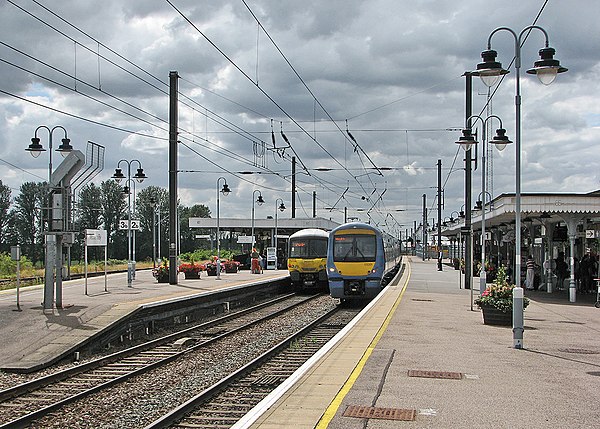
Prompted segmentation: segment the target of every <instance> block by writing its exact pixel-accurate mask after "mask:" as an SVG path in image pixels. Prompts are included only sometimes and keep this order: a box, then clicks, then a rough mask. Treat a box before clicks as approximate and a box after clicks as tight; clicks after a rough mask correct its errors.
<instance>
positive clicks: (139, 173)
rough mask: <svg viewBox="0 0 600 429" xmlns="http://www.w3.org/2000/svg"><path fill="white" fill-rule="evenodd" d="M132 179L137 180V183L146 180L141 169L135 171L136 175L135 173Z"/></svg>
mask: <svg viewBox="0 0 600 429" xmlns="http://www.w3.org/2000/svg"><path fill="white" fill-rule="evenodd" d="M133 178H134V179H135V180H137V182H138V183H142V182H143V181H144V179H145V178H146V174H144V169H143V168H138V169H137V173H135V175H134V176H133Z"/></svg>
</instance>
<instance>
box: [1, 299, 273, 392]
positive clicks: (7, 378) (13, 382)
mask: <svg viewBox="0 0 600 429" xmlns="http://www.w3.org/2000/svg"><path fill="white" fill-rule="evenodd" d="M272 298H274V297H269V298H267V299H265V300H264V301H269V300H271V299H272ZM264 301H255V302H252V303H250V304H249V305H248V306H244V307H240V308H236V309H235V311H236V312H237V311H240V310H243V309H244V308H247V307H251V306H254V305H258V304H260V303H262V302H264ZM223 315H224V314H223V313H219V314H216V315H214V316H210V317H206V318H204V319H202V320H197V321H195V322H193V323H190V324H188V325H178V326H171V327H168V328H165V329H162V330H160V331H157V332H155V333H154V334H153V335H150V336H146V337H144V338H140V339H139V340H137V341H134V342H131V343H128V344H123V345H116V346H113V347H111V348H110V349H109V350H105V351H99V352H98V353H95V354H94V355H82V357H81V359H80V361H79V362H68V361H66V360H65V361H63V362H60V363H58V364H55V365H53V366H51V367H49V368H46V369H42V370H40V371H36V372H34V373H31V374H14V373H10V372H5V371H2V370H0V390H5V389H9V388H11V387H14V386H17V385H19V384H22V383H26V382H28V381H31V380H35V379H37V378H41V377H44V376H46V375H50V374H54V373H56V372H59V371H63V370H66V369H68V368H71V367H73V366H77V365H80V364H82V363H86V362H89V361H92V360H95V359H98V358H100V357H102V356H108V355H110V354H113V353H116V352H118V351H120V350H124V349H127V348H130V347H133V346H135V345H137V344H141V343H144V342H147V341H150V340H153V339H156V338H159V337H163V336H165V335H168V334H171V333H175V332H178V331H180V330H182V329H184V328H188V327H190V326H193V325H194V324H200V323H204V322H208V321H210V320H214V319H217V318H219V317H222V316H223Z"/></svg>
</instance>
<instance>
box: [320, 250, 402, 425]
mask: <svg viewBox="0 0 600 429" xmlns="http://www.w3.org/2000/svg"><path fill="white" fill-rule="evenodd" d="M407 266H408V275H407V277H406V281H405V283H404V286H403V287H402V292H400V295H398V298H396V302H394V305H393V306H392V308H391V309H390V312H389V313H388V315H387V317H386V318H385V321H384V322H383V324H382V325H381V327H380V328H379V330H378V331H377V334H376V335H375V338H373V341H371V344H369V347H367V350H365V353H364V354H363V355H362V357H361V359H360V361H359V362H358V364H357V365H356V367H355V368H354V370H353V371H352V373H351V374H350V377H348V380H346V383H344V385H343V386H342V388H341V389H340V391H339V392H338V393H337V395H336V396H335V398H333V401H331V404H329V407H327V409H326V410H325V412H324V413H323V416H322V417H321V419H320V420H319V422H318V423H317V425H316V426H315V429H326V428H327V427H328V426H329V423H331V420H333V417H334V416H335V413H336V412H337V410H338V409H339V408H340V405H342V401H343V400H344V398H345V397H346V395H347V394H348V392H350V389H352V386H354V383H355V382H356V380H357V379H358V376H359V375H360V373H361V372H362V370H363V368H364V366H365V364H366V363H367V360H368V359H369V357H370V356H371V353H373V350H375V346H376V345H377V343H378V342H379V340H380V339H381V337H382V336H383V333H384V332H385V330H386V329H387V327H388V325H389V324H390V321H391V319H392V316H393V315H394V313H395V312H396V308H398V305H400V301H401V300H402V296H403V295H404V292H405V291H406V287H407V286H408V280H409V279H410V273H411V271H412V270H411V267H410V261H409V263H408V264H407Z"/></svg>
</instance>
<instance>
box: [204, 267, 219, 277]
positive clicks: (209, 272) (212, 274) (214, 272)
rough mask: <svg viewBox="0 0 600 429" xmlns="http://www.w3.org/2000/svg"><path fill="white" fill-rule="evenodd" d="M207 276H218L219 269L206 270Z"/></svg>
mask: <svg viewBox="0 0 600 429" xmlns="http://www.w3.org/2000/svg"><path fill="white" fill-rule="evenodd" d="M206 274H208V275H209V276H216V275H217V269H216V268H215V269H207V270H206Z"/></svg>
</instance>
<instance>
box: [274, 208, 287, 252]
mask: <svg viewBox="0 0 600 429" xmlns="http://www.w3.org/2000/svg"><path fill="white" fill-rule="evenodd" d="M278 201H281V203H280V204H279V206H277V202H278ZM278 210H279V211H280V212H283V211H284V210H285V204H283V200H282V199H281V198H277V199H276V200H275V234H273V247H274V248H275V254H277V211H278Z"/></svg>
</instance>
